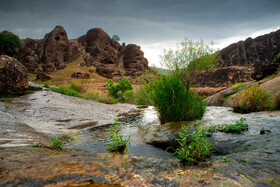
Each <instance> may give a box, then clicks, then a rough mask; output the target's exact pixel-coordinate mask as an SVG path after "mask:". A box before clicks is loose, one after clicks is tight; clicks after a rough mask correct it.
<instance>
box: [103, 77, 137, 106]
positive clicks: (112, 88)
mask: <svg viewBox="0 0 280 187" xmlns="http://www.w3.org/2000/svg"><path fill="white" fill-rule="evenodd" d="M106 90H108V94H109V95H110V96H111V97H113V98H114V99H118V100H119V101H121V102H124V101H125V98H124V93H125V92H127V91H129V90H133V87H132V84H131V82H130V81H129V80H128V79H127V78H125V77H124V78H122V79H121V80H119V83H118V84H115V85H114V81H113V80H112V79H109V80H108V81H107V84H106Z"/></svg>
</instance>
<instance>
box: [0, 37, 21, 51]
mask: <svg viewBox="0 0 280 187" xmlns="http://www.w3.org/2000/svg"><path fill="white" fill-rule="evenodd" d="M19 47H21V41H20V39H19V37H18V36H16V35H14V34H13V33H4V32H0V55H2V54H5V55H9V56H13V55H14V54H16V53H17V48H19Z"/></svg>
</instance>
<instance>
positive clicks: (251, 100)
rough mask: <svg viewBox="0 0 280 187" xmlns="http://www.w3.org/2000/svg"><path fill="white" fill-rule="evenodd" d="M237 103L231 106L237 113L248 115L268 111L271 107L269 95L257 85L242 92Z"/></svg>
mask: <svg viewBox="0 0 280 187" xmlns="http://www.w3.org/2000/svg"><path fill="white" fill-rule="evenodd" d="M240 94H241V97H240V100H239V102H238V103H237V104H236V105H234V106H233V111H234V112H237V113H250V112H258V111H264V110H270V109H272V107H273V102H272V100H271V94H270V93H269V92H268V91H267V90H266V89H265V88H262V87H260V86H259V85H254V86H251V87H250V88H247V89H246V90H244V91H242V92H241V93H240Z"/></svg>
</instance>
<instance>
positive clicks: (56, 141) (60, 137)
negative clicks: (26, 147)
mask: <svg viewBox="0 0 280 187" xmlns="http://www.w3.org/2000/svg"><path fill="white" fill-rule="evenodd" d="M78 138H80V136H79V132H76V133H70V132H68V133H67V134H57V135H56V136H55V137H54V138H52V139H51V145H50V148H53V149H58V150H61V151H62V150H63V149H64V147H65V145H66V144H73V143H74V142H77V139H78ZM33 146H36V147H38V146H37V144H36V143H35V144H33Z"/></svg>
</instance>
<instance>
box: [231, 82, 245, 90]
mask: <svg viewBox="0 0 280 187" xmlns="http://www.w3.org/2000/svg"><path fill="white" fill-rule="evenodd" d="M246 85H247V84H246V83H240V84H236V85H234V86H232V87H231V89H232V90H236V89H238V88H240V87H242V86H246Z"/></svg>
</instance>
